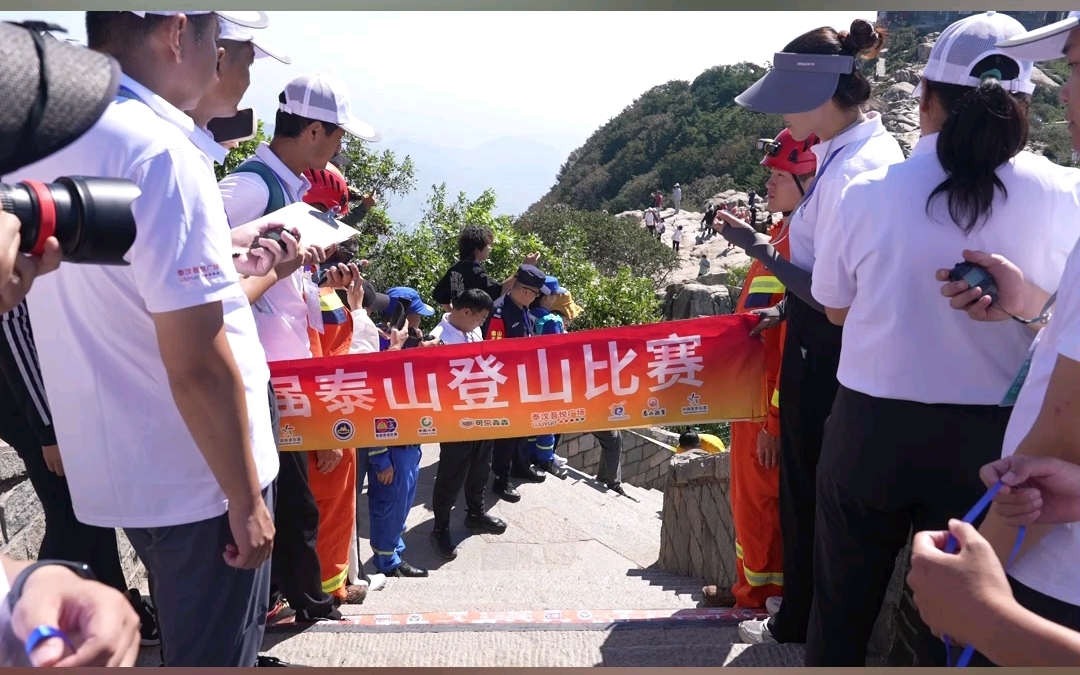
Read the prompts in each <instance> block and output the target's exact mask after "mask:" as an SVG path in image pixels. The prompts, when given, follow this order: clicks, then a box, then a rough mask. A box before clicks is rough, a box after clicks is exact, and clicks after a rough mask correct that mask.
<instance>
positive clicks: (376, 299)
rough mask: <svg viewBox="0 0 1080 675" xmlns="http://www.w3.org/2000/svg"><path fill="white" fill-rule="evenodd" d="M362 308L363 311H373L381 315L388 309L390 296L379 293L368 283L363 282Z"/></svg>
mask: <svg viewBox="0 0 1080 675" xmlns="http://www.w3.org/2000/svg"><path fill="white" fill-rule="evenodd" d="M362 306H363V308H364V309H373V310H375V311H376V312H379V313H383V312H385V311H386V309H387V308H388V307H390V296H389V295H387V294H386V293H379V292H378V291H376V290H375V287H374V286H372V285H371V284H370V283H368V282H364V301H363V303H362Z"/></svg>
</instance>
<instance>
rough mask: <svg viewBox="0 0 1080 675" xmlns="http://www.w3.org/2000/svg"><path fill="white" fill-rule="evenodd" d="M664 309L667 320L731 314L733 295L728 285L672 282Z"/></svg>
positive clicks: (665, 297) (665, 298) (665, 299)
mask: <svg viewBox="0 0 1080 675" xmlns="http://www.w3.org/2000/svg"><path fill="white" fill-rule="evenodd" d="M662 311H663V315H664V319H665V320H666V321H679V320H681V319H693V318H695V317H699V316H716V315H718V314H731V312H732V302H731V296H730V294H729V293H728V289H727V287H726V286H705V285H704V284H696V283H690V284H672V285H671V286H668V290H667V294H666V295H665V296H664V303H663V306H662Z"/></svg>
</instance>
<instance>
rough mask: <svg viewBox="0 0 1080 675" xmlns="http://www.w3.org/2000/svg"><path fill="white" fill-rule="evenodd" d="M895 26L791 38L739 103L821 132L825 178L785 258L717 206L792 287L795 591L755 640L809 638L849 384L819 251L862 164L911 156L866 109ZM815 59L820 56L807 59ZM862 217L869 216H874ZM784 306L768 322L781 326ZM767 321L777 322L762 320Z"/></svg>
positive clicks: (750, 629) (799, 137)
mask: <svg viewBox="0 0 1080 675" xmlns="http://www.w3.org/2000/svg"><path fill="white" fill-rule="evenodd" d="M885 36H886V31H885V29H884V28H881V27H876V26H873V25H872V24H870V23H869V22H867V21H865V20H863V19H856V20H855V21H854V22H852V24H851V30H850V31H846V30H842V31H836V30H834V29H832V28H827V27H826V28H817V29H814V30H812V31H809V32H807V33H804V34H803V35H801V36H799V37H797V38H795V39H794V40H793V41H791V42H790V43H789V44H788V45H787V46H786V47H784V50H783V51H782V52H779V53H777V54H775V55H774V56H773V67H772V69H771V70H770V71H769V72H768V73H766V75H765V76H764V77H763V78H761V79H760V80H758V81H757V82H756V83H754V84H753V85H752V86H751V87H750V88H749V89H747V90H746V91H744V92H743V93H741V94H739V96H737V97H736V98H735V102H736V103H738V104H739V105H741V106H743V107H745V108H747V109H748V110H751V111H753V112H761V113H771V114H779V115H783V116H784V122H785V123H786V124H787V127H788V131H789V132H790V133H791V137H792V138H793V139H794V140H796V141H803V140H805V139H807V138H809V137H810V136H811V135H814V136H816V137H817V138H818V140H819V142H818V143H817V144H816V145H814V146H813V147H812V148H811V152H813V153H814V154H815V155H816V156H817V176H816V178H815V179H814V182H813V183H811V184H810V185H809V186H808V187H807V189H806V194H805V195H804V196H803V198H802V200H801V201H800V202H799V206H798V207H797V208H795V210H794V211H793V212H792V214H791V216H790V217H789V218H788V219H787V222H788V225H787V227H788V243H789V246H790V252H791V259H790V261H789V260H785V259H784V257H783V256H782V255H780V254H779V253H778V252H777V251H776V249H775V247H773V246H772V245H771V244H770V243H769V238H768V236H766V235H765V234H760V233H758V232H757V231H756V230H755V229H754V227H753V226H752V225H751V224H749V223H746V222H743V221H742V220H740V219H738V218H735V217H733V216H732V215H730V214H729V213H727V212H723V211H722V212H720V213H719V214H718V219H719V223H718V224H719V225H720V227H721V230H720V234H721V236H723V237H724V238H725V239H727V240H728V242H730V243H731V244H732V245H734V246H737V247H739V248H741V249H743V250H744V251H746V253H747V255H749V256H750V257H752V258H754V259H756V260H760V261H761V263H762V264H763V265H764V266H765V268H766V269H767V270H769V272H771V273H772V274H773V276H775V277H776V278H777V279H778V280H779V282H780V283H782V284H783V285H784V287H785V289H786V293H787V296H786V298H785V299H784V302H783V303H782V306H783V308H785V309H784V310H783V311H784V314H783V316H784V317H786V319H785V320H786V321H787V328H786V334H785V338H784V351H783V363H782V365H781V371H782V372H783V377H781V378H780V400H781V402H782V406H781V408H780V501H779V506H780V530H781V533H782V535H783V548H784V553H783V555H784V596H783V601H782V602H781V604H780V609H779V611H778V612H777V613H776V614H775V615H774V616H772V617H771V618H769V619H765V620H751V621H744V622H742V623H741V624H740V625H739V637H740V638H741V639H742V640H743V641H744V642H748V643H751V644H757V643H761V642H766V641H769V642H771V641H777V642H793V643H800V642H805V641H806V631H807V625H808V623H809V621H810V607H811V604H812V602H813V598H814V567H813V562H812V561H813V554H814V553H813V552H814V506H815V504H816V499H817V498H816V484H815V482H816V479H817V464H818V458H819V456H820V454H821V439H822V433H823V428H824V426H825V419H826V418H827V417H828V416H829V411H830V409H831V408H832V401H833V397H834V396H835V395H836V389H837V386H838V383H837V380H836V367H837V363H838V361H839V358H840V340H841V334H840V328H839V327H837V326H834V325H833V324H832V323H830V322H829V320H828V318H827V317H826V316H825V310H824V307H822V306H821V304H820V303H819V302H817V301H816V300H814V298H813V296H812V295H811V294H810V282H811V271H812V270H813V268H814V261H815V259H816V258H818V257H820V254H819V252H818V243H819V242H820V240H821V236H822V233H823V232H825V231H827V230H828V229H829V228H831V227H833V226H834V225H835V224H836V223H838V222H839V221H840V220H842V219H843V218H845V217H846V216H844V215H843V214H841V213H839V212H837V211H836V203H837V201H838V200H839V196H840V193H841V191H842V190H843V189H844V187H845V186H846V185H847V184H848V182H849V181H850V180H851V179H852V178H854V177H855V176H857V175H858V174H860V173H863V172H865V171H869V170H871V169H876V168H878V167H881V166H888V165H890V164H896V163H898V162H901V161H903V160H904V153H903V151H902V150H901V149H900V145H899V144H898V143H897V142H896V139H895V138H893V137H892V135H891V134H890V133H889V132H888V131H887V130H886V129H885V126H884V125H883V124H882V120H881V115H880V114H878V113H876V112H863V109H862V108H863V106H864V105H865V104H866V103H867V101H869V99H870V94H871V86H870V81H869V80H867V79H866V76H865V75H863V74H862V72H861V71H860V70H859V66H858V61H859V60H860V59H866V58H871V57H873V56H874V55H875V54H877V52H878V51H879V50H880V49H881V47H882V46H883V45H884V44H885ZM808 56H809V57H811V58H808ZM862 225H864V226H867V225H866V223H862ZM780 317H781V309H780V307H778V306H774V307H772V308H770V309H769V311H768V312H767V313H766V320H768V321H769V322H770V324H775V323H776V321H777V320H778V319H779V318H780ZM764 327H767V326H763V328H764Z"/></svg>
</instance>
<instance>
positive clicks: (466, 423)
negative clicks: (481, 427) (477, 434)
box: [458, 417, 476, 429]
mask: <svg viewBox="0 0 1080 675" xmlns="http://www.w3.org/2000/svg"><path fill="white" fill-rule="evenodd" d="M458 425H459V426H460V427H461V428H462V429H472V428H473V427H475V426H476V420H474V419H470V418H468V417H466V418H465V419H463V420H459V421H458Z"/></svg>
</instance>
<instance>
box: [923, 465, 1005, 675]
mask: <svg viewBox="0 0 1080 675" xmlns="http://www.w3.org/2000/svg"><path fill="white" fill-rule="evenodd" d="M1004 485H1005V484H1004V483H1002V482H1001V481H998V482H997V483H995V484H994V486H993V487H991V488H990V489H989V490H987V491H986V494H985V495H983V496H982V499H980V500H979V501H977V502H975V506H972V507H971V510H969V511H968V512H967V513H966V514H965V515H964V522H965V523H972V522H974V521H975V519H976V518H978V517H979V516H980V515H981V514H982V512H983V511H985V510H986V509H988V508H989V507H990V502H992V501H994V496H995V495H997V493H998V492H999V491H1001V488H1002V487H1004ZM1025 530H1026V528H1024V527H1021V528H1019V530H1018V531H1017V533H1016V543H1015V544H1013V549H1012V553H1010V554H1009V559H1008V561H1007V562H1006V563H1005V569H1006V570H1008V569H1009V568H1010V567H1012V564H1013V561H1014V560H1016V556H1017V554H1018V553H1020V546H1021V545H1023V543H1024V532H1025ZM959 546H960V542H958V541H957V540H956V537H954V536H952V534H949V538H948V539H947V540H946V541H945V552H946V553H956V549H957V548H959ZM941 637H942V639H943V640H944V641H945V664H946V665H948V666H949V667H952V665H953V663H952V640H951V639H949V636H948V635H943V636H941ZM974 654H975V647H973V646H972V645H967V646H966V647H964V651H963V652H961V654H960V658H959V659H957V661H956V667H957V668H965V667H967V665H968V662H969V661H971V657H972V655H974Z"/></svg>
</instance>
